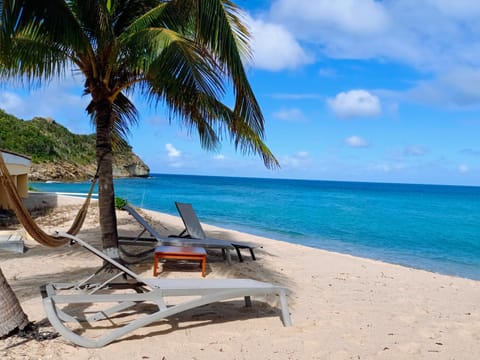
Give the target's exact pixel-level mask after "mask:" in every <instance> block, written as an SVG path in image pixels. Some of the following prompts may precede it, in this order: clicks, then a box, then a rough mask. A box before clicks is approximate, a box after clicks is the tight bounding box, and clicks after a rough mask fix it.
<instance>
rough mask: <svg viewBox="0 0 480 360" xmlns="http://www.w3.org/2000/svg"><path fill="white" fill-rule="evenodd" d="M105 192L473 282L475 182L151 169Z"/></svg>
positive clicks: (63, 188) (479, 265)
mask: <svg viewBox="0 0 480 360" xmlns="http://www.w3.org/2000/svg"><path fill="white" fill-rule="evenodd" d="M31 185H32V186H33V187H34V188H35V189H38V190H41V191H51V192H83V193H85V192H87V190H88V187H89V183H88V182H85V183H32V184H31ZM115 191H116V195H117V196H120V197H122V198H125V199H127V200H128V202H130V203H131V204H133V205H135V206H139V207H143V208H146V209H151V210H156V211H160V212H165V213H168V214H172V215H177V211H176V208H175V205H174V201H180V202H189V203H192V204H193V207H194V208H195V210H196V212H197V215H198V216H199V218H200V220H201V221H203V222H206V223H209V224H213V225H218V226H222V227H227V228H232V229H236V230H240V231H243V232H247V233H252V234H256V235H262V236H266V237H270V238H274V239H278V240H284V241H288V242H291V243H297V244H303V245H307V246H311V247H315V248H321V249H326V250H332V251H336V252H340V253H347V254H352V255H357V256H362V257H367V258H371V259H378V260H383V261H386V262H390V263H395V264H401V265H406V266H409V267H414V268H420V269H425V270H430V271H434V272H438V273H444V274H450V275H456V276H461V277H466V278H471V279H476V280H480V187H469V186H440V185H410V184H383V183H359V182H337V181H309V180H279V179H257V178H232V177H214V176H187V175H160V174H154V175H152V176H151V177H149V178H138V179H118V180H115ZM298 260H299V261H301V259H298Z"/></svg>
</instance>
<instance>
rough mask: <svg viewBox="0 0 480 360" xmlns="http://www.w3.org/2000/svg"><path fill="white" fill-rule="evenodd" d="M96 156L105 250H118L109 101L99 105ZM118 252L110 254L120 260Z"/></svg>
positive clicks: (99, 204)
mask: <svg viewBox="0 0 480 360" xmlns="http://www.w3.org/2000/svg"><path fill="white" fill-rule="evenodd" d="M96 112H97V117H96V125H97V129H96V132H97V140H96V156H97V164H98V167H99V172H98V176H99V179H98V200H99V201H98V206H99V216H100V219H99V222H100V229H101V232H102V244H103V248H104V249H111V248H113V249H118V233H117V216H116V214H115V192H114V189H113V170H112V167H113V165H112V164H113V154H112V137H111V114H112V104H111V103H110V102H109V101H108V100H104V101H102V102H99V103H97V107H96ZM117 253H118V250H117V251H116V252H115V251H113V253H109V255H110V256H113V257H116V258H118V254H117Z"/></svg>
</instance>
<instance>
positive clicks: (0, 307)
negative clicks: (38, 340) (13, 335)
mask: <svg viewBox="0 0 480 360" xmlns="http://www.w3.org/2000/svg"><path fill="white" fill-rule="evenodd" d="M28 323H29V321H28V318H27V315H25V313H24V312H23V310H22V307H21V306H20V302H19V301H18V299H17V297H16V296H15V293H14V292H13V290H12V288H11V287H10V285H9V284H8V282H7V280H6V279H5V276H4V275H3V272H2V269H0V337H2V336H5V335H7V334H9V333H10V332H11V331H12V330H14V329H20V330H22V329H24V328H25V327H26V326H27V325H28Z"/></svg>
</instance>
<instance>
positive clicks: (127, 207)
mask: <svg viewBox="0 0 480 360" xmlns="http://www.w3.org/2000/svg"><path fill="white" fill-rule="evenodd" d="M122 209H123V210H125V211H127V212H128V213H129V214H130V215H132V216H133V218H134V219H135V220H137V222H138V223H139V224H140V225H142V226H143V228H144V229H145V230H147V232H149V233H150V235H152V236H153V237H154V238H156V239H160V238H161V236H160V235H159V234H158V232H157V230H155V229H154V228H153V227H152V225H150V224H149V223H148V222H146V221H145V219H144V218H143V217H142V216H141V215H140V214H139V213H138V212H137V211H136V210H135V209H134V208H132V207H131V206H130V205H125V206H124V207H122Z"/></svg>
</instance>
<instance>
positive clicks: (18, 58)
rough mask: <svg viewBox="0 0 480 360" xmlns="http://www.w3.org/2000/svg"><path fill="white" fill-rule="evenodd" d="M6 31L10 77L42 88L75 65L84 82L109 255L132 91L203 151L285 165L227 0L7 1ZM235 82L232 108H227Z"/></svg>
mask: <svg viewBox="0 0 480 360" xmlns="http://www.w3.org/2000/svg"><path fill="white" fill-rule="evenodd" d="M0 31H1V34H0V36H1V38H0V41H1V49H0V62H1V65H3V66H2V68H1V69H0V71H2V73H3V74H1V75H3V76H4V77H7V78H17V79H18V78H19V77H22V79H23V80H26V81H28V82H30V83H36V82H38V83H41V82H44V81H48V80H50V79H52V78H55V77H61V76H64V75H65V73H66V72H67V70H69V69H74V71H76V72H78V73H79V74H81V75H82V76H83V77H84V78H85V83H84V84H85V85H84V94H85V95H89V96H90V97H91V101H90V104H89V105H88V107H87V109H86V110H87V112H88V113H89V114H90V115H91V119H92V121H93V123H94V124H95V127H96V157H97V163H98V167H99V212H100V227H101V233H102V242H103V247H104V248H105V249H110V248H113V249H115V248H117V247H118V240H117V224H116V216H115V207H114V188H113V177H112V144H114V143H115V142H116V140H118V139H125V136H126V135H127V134H128V130H129V127H130V126H131V125H133V124H135V123H136V122H137V118H138V117H137V115H138V114H137V110H136V108H135V106H134V104H133V103H132V102H131V101H130V99H129V98H128V97H127V96H128V95H129V94H131V93H133V92H134V91H136V92H138V93H140V94H141V95H143V96H145V97H146V98H147V99H149V100H150V101H151V102H152V103H153V104H155V105H158V104H160V105H165V106H166V107H167V108H168V109H169V116H170V119H176V120H179V121H180V122H181V123H182V124H183V125H186V126H187V128H188V129H189V130H190V131H192V130H194V129H196V131H197V132H198V136H199V139H200V143H201V145H202V147H204V148H206V149H215V148H217V147H218V145H219V143H220V141H221V140H222V139H223V137H225V136H227V137H229V138H230V140H231V141H232V142H233V143H234V145H235V147H236V148H237V149H239V150H241V151H242V152H244V153H252V152H253V153H256V154H258V155H260V156H261V157H262V158H263V161H264V163H265V165H266V166H267V167H276V166H278V162H277V160H276V159H275V157H274V156H273V154H272V153H271V152H270V150H269V149H268V147H267V146H266V145H265V144H264V142H263V137H264V119H263V116H262V113H261V110H260V107H259V105H258V103H257V101H256V99H255V96H254V94H253V91H252V89H251V87H250V85H249V82H248V80H247V77H246V74H245V70H244V67H243V64H242V59H244V58H248V56H249V54H250V52H249V46H248V39H249V33H248V30H247V28H246V27H245V25H244V23H243V22H242V18H241V11H240V9H239V8H238V7H237V6H236V5H235V4H234V3H232V2H231V1H230V0H169V1H166V0H164V1H161V0H124V1H120V0H30V1H27V0H23V1H22V0H15V1H13V0H9V1H2V2H1V24H0ZM228 84H231V87H232V90H233V93H234V95H235V101H234V105H233V108H230V107H228V106H227V105H226V104H224V103H223V102H222V101H223V98H224V97H225V93H226V90H227V88H226V86H227V85H228ZM113 255H114V256H115V255H116V253H115V251H113Z"/></svg>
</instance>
